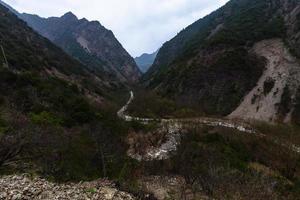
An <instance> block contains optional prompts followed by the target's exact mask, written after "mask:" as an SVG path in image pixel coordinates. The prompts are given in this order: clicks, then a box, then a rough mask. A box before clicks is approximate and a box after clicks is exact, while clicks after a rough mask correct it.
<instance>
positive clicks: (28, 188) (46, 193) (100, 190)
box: [0, 175, 135, 200]
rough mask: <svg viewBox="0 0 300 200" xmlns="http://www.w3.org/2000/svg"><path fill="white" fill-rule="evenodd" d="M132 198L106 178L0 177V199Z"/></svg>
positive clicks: (116, 199) (67, 199)
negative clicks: (54, 180) (76, 180)
mask: <svg viewBox="0 0 300 200" xmlns="http://www.w3.org/2000/svg"><path fill="white" fill-rule="evenodd" d="M36 199H43V200H52V199H53V200H54V199H55V200H71V199H72V200H77V199H78V200H89V199H90V200H93V199H97V200H134V199H135V198H134V197H133V196H132V195H131V194H128V193H126V192H122V191H119V190H118V189H116V187H115V186H114V184H113V183H112V182H110V181H107V180H97V181H93V182H81V183H76V184H75V183H67V184H58V183H52V182H49V181H46V180H45V179H42V178H29V177H28V176H27V175H13V176H2V177H0V200H36Z"/></svg>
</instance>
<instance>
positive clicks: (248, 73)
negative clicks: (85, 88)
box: [144, 0, 300, 121]
mask: <svg viewBox="0 0 300 200" xmlns="http://www.w3.org/2000/svg"><path fill="white" fill-rule="evenodd" d="M299 7H300V4H299V1H295V0H251V1H250V0H231V1H230V2H228V3H227V4H226V5H225V6H223V7H222V8H220V9H219V10H217V11H215V12H213V13H212V14H210V15H208V16H206V17H204V18H203V19H200V20H198V21H197V22H195V23H194V24H192V25H190V26H189V27H187V28H186V29H184V30H183V31H182V32H180V33H179V34H178V35H177V36H176V37H175V38H173V39H172V40H170V41H168V42H166V43H165V44H164V45H163V47H162V48H161V49H160V51H159V53H158V55H157V58H156V60H155V62H154V64H153V66H152V67H151V69H150V70H149V72H148V73H147V74H146V75H145V76H144V82H145V85H146V86H147V87H148V88H151V89H154V90H156V91H158V92H159V93H160V94H162V95H164V96H167V97H171V98H173V99H175V100H177V101H178V102H179V103H183V104H189V105H193V106H194V107H195V108H198V110H200V111H204V113H206V114H212V115H223V116H226V115H229V114H230V113H232V112H233V111H234V110H235V109H236V108H237V107H238V106H239V105H240V104H241V102H242V101H243V99H244V97H245V96H246V95H247V94H248V93H249V92H250V91H251V90H252V89H253V88H254V87H256V85H257V84H258V82H259V80H260V78H261V76H264V75H263V74H264V73H266V72H264V71H265V69H266V68H268V66H267V65H268V61H269V60H268V58H267V57H265V55H262V54H261V53H260V52H255V51H253V49H255V45H256V43H257V42H260V41H263V40H266V39H272V38H281V39H283V40H284V41H285V42H284V48H285V49H288V50H289V51H290V52H291V53H292V55H293V56H294V57H298V56H299V55H300V54H299V52H300V50H299V42H300V40H299V34H300V32H299V27H300V23H299V21H300V9H299ZM276 47H278V48H279V49H278V51H281V50H280V48H281V49H282V48H283V47H282V46H276ZM279 59H285V57H284V56H283V57H280V58H279ZM293 60H294V61H292V62H298V61H296V60H295V59H293ZM281 67H283V66H279V68H281ZM292 71H293V70H292ZM293 79H294V78H290V80H293ZM290 85H294V86H295V85H297V83H295V84H294V83H291V84H290ZM296 90H297V89H293V91H296ZM295 93H296V92H293V96H295ZM279 95H280V94H279ZM288 96H290V95H288ZM296 96H297V95H296ZM280 99H284V98H280ZM292 99H296V98H294V97H292ZM276 104H277V107H285V108H283V109H286V107H289V106H286V105H284V104H286V102H284V101H280V102H276ZM292 104H293V106H292V107H297V106H295V105H296V104H297V102H293V103H292ZM288 109H292V110H294V111H293V112H294V113H297V112H298V111H295V109H293V108H288ZM267 112H270V113H268V114H267V115H264V116H263V117H259V119H261V120H265V121H270V117H269V115H272V113H273V114H274V115H275V116H274V117H272V121H276V120H281V121H282V120H287V121H290V120H291V118H290V117H288V116H287V115H288V114H289V115H292V116H294V115H297V114H290V113H289V112H286V111H284V112H285V113H284V114H283V116H281V115H280V114H278V113H274V112H275V111H274V110H273V111H271V110H269V111H267ZM245 114H246V113H244V115H245ZM249 115H251V114H249ZM239 117H243V116H241V115H239ZM245 117H247V116H246V115H245ZM251 118H252V117H251ZM254 118H255V119H257V117H254Z"/></svg>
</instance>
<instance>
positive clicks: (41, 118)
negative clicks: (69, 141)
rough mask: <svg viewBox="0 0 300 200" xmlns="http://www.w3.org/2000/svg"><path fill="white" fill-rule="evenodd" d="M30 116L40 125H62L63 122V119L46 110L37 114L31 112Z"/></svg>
mask: <svg viewBox="0 0 300 200" xmlns="http://www.w3.org/2000/svg"><path fill="white" fill-rule="evenodd" d="M29 116H30V119H31V121H32V122H33V123H35V124H39V125H61V124H62V123H63V121H62V119H60V118H58V117H57V116H55V115H54V114H52V113H49V112H46V111H43V112H41V113H37V114H36V113H30V114H29Z"/></svg>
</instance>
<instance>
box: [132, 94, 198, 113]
mask: <svg viewBox="0 0 300 200" xmlns="http://www.w3.org/2000/svg"><path fill="white" fill-rule="evenodd" d="M128 112H129V113H130V114H131V115H132V116H136V117H146V118H185V117H193V116H197V115H198V114H197V112H196V111H194V110H193V109H191V108H188V107H186V106H182V105H180V103H178V102H174V101H172V100H170V99H168V98H164V97H162V96H160V95H159V94H156V93H155V92H152V91H143V90H138V91H136V92H135V98H134V100H133V102H132V103H131V104H130V105H129V107H128Z"/></svg>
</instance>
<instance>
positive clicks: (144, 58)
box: [134, 50, 158, 73]
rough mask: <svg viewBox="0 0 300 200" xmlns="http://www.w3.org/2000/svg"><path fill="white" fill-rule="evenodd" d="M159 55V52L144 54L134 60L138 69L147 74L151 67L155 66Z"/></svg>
mask: <svg viewBox="0 0 300 200" xmlns="http://www.w3.org/2000/svg"><path fill="white" fill-rule="evenodd" d="M157 53H158V50H157V51H156V52H154V53H152V54H148V53H144V54H142V55H141V56H139V57H136V58H135V59H134V60H135V62H136V64H137V65H138V67H139V68H140V70H141V71H142V72H143V73H146V72H147V71H148V69H149V68H150V67H151V65H152V64H153V62H154V60H155V58H156V55H157Z"/></svg>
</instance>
